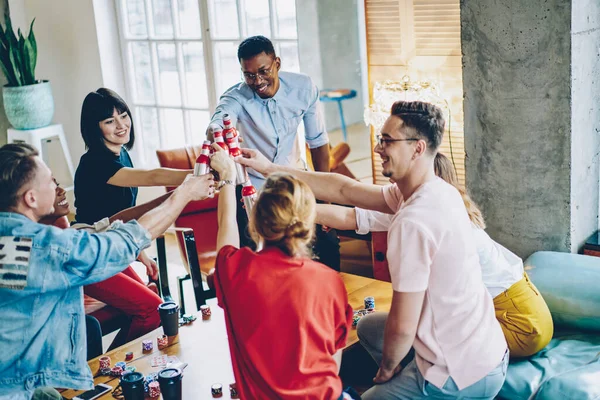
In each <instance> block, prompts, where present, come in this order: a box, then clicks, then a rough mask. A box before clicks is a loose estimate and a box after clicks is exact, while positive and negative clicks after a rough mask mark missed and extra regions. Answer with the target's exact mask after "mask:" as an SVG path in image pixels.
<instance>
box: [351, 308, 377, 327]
mask: <svg viewBox="0 0 600 400" xmlns="http://www.w3.org/2000/svg"><path fill="white" fill-rule="evenodd" d="M374 312H375V310H374V309H373V308H369V309H366V310H354V315H353V316H352V327H353V328H356V326H357V325H358V321H360V319H361V318H362V317H364V316H365V315H368V314H371V313H374Z"/></svg>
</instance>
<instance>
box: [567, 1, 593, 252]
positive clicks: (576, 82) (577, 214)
mask: <svg viewBox="0 0 600 400" xmlns="http://www.w3.org/2000/svg"><path fill="white" fill-rule="evenodd" d="M572 4H573V6H572V15H571V98H572V111H571V121H572V122H571V132H572V133H571V134H572V140H571V216H572V219H571V250H572V251H578V250H579V249H581V247H582V245H583V244H584V243H585V240H586V239H587V238H588V237H589V235H590V234H591V233H592V232H594V231H596V230H597V229H598V208H599V200H598V195H599V191H598V181H599V179H600V161H599V160H600V1H599V0H573V1H572Z"/></svg>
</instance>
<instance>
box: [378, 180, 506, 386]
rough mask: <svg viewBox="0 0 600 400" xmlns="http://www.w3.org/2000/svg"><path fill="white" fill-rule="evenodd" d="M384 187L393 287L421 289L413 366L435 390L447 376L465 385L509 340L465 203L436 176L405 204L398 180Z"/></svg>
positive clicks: (496, 360)
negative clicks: (498, 317)
mask: <svg viewBox="0 0 600 400" xmlns="http://www.w3.org/2000/svg"><path fill="white" fill-rule="evenodd" d="M382 191H383V196H384V198H385V201H386V203H387V204H388V206H389V207H390V208H391V209H392V210H395V211H396V214H395V215H394V217H393V219H392V222H391V225H390V229H389V234H388V252H387V258H388V261H389V268H390V275H391V278H392V287H393V289H394V290H395V291H397V292H420V291H425V300H424V303H423V310H422V312H421V319H420V320H419V326H418V327H417V336H416V338H415V342H414V348H415V351H416V362H417V366H418V368H419V371H420V372H421V374H422V375H423V377H424V378H425V379H426V380H427V381H429V382H431V383H432V384H433V385H435V386H437V387H439V388H441V387H443V386H444V384H445V383H446V380H447V379H448V377H449V376H451V377H452V379H454V382H455V383H456V385H457V386H458V388H459V389H463V388H466V387H467V386H470V385H472V384H473V383H476V382H477V381H479V380H481V379H482V378H484V377H485V376H486V375H487V374H489V373H490V372H491V371H492V370H493V369H494V368H496V367H497V366H498V365H499V364H500V362H501V361H502V358H503V357H504V353H505V351H506V348H507V346H506V341H505V339H504V334H503V333H502V330H501V328H500V325H499V324H498V321H497V320H496V317H495V314H494V304H493V301H492V297H491V296H490V294H489V292H488V291H487V289H486V288H485V286H484V284H483V280H482V278H481V268H480V266H479V258H478V255H477V250H476V248H475V242H474V238H473V233H472V229H471V222H470V220H469V216H468V215H467V211H466V209H465V205H464V203H463V201H462V198H461V196H460V194H459V193H458V191H457V190H456V189H455V188H454V187H453V186H452V185H450V184H448V183H446V182H445V181H443V180H442V179H440V178H437V177H436V178H435V179H432V180H430V181H428V182H426V183H424V184H423V185H421V186H420V187H419V188H418V189H417V190H416V191H415V192H414V193H413V195H412V196H411V197H410V198H408V199H407V200H406V201H404V202H403V201H402V193H401V192H400V190H399V189H398V187H397V186H396V185H388V186H385V187H384V188H383V189H382Z"/></svg>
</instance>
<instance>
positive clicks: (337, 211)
mask: <svg viewBox="0 0 600 400" xmlns="http://www.w3.org/2000/svg"><path fill="white" fill-rule="evenodd" d="M316 222H317V224H321V225H324V226H328V227H330V228H334V229H340V230H344V231H355V230H356V229H357V226H356V213H355V211H354V208H351V207H344V206H335V205H330V204H317V221H316Z"/></svg>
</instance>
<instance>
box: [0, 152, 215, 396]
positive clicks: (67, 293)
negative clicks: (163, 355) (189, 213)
mask: <svg viewBox="0 0 600 400" xmlns="http://www.w3.org/2000/svg"><path fill="white" fill-rule="evenodd" d="M55 187H56V186H55V183H54V180H53V179H52V173H51V172H50V170H49V169H48V167H47V166H46V165H45V164H44V162H43V161H42V160H41V158H40V157H39V156H38V153H37V151H36V150H35V149H34V148H33V147H31V146H29V145H26V144H7V145H5V146H3V147H1V148H0V343H1V345H0V346H1V349H2V350H1V351H0V398H10V399H29V398H30V397H31V394H32V392H33V391H34V390H35V389H36V388H38V387H44V386H50V387H66V388H74V389H91V388H92V387H93V378H92V374H91V372H90V369H89V367H88V366H87V363H86V341H85V314H84V309H83V291H82V286H83V285H88V284H90V283H95V282H99V281H102V280H104V279H107V278H109V277H111V276H113V275H114V274H116V273H118V272H120V271H122V270H123V269H124V268H126V267H127V266H128V265H129V264H130V263H131V262H132V261H135V259H136V258H137V257H138V254H139V252H140V251H141V250H142V249H144V248H146V247H148V246H149V245H150V241H151V240H152V239H153V238H155V237H156V236H158V235H160V234H161V233H163V232H164V231H165V230H166V229H167V228H168V227H169V226H170V225H171V224H172V222H173V221H174V220H175V218H176V217H177V216H178V215H179V213H180V212H181V210H182V209H183V207H184V206H185V205H186V204H187V203H188V202H189V201H191V200H201V199H204V198H206V197H208V196H209V195H210V194H212V192H213V190H214V189H213V180H212V177H211V176H210V175H204V176H202V177H192V176H191V175H190V176H188V177H187V179H186V180H185V181H184V182H183V183H182V185H181V186H179V187H178V188H177V189H176V190H175V191H174V193H173V195H172V196H171V197H170V198H169V199H167V200H166V201H165V202H164V203H163V204H162V205H160V206H158V207H157V208H155V209H153V210H151V211H149V212H148V213H146V214H144V215H143V216H142V217H141V218H140V219H139V220H138V221H130V222H128V223H121V222H120V221H117V222H115V223H113V225H112V226H111V228H110V229H109V230H108V231H107V232H105V233H97V234H91V233H88V232H84V231H77V230H74V229H64V230H63V229H58V228H56V227H53V226H48V225H42V224H39V223H38V221H39V220H40V219H41V218H43V217H44V216H46V215H48V214H50V213H51V212H52V211H53V206H54V196H55ZM5 396H6V397H5Z"/></svg>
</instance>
